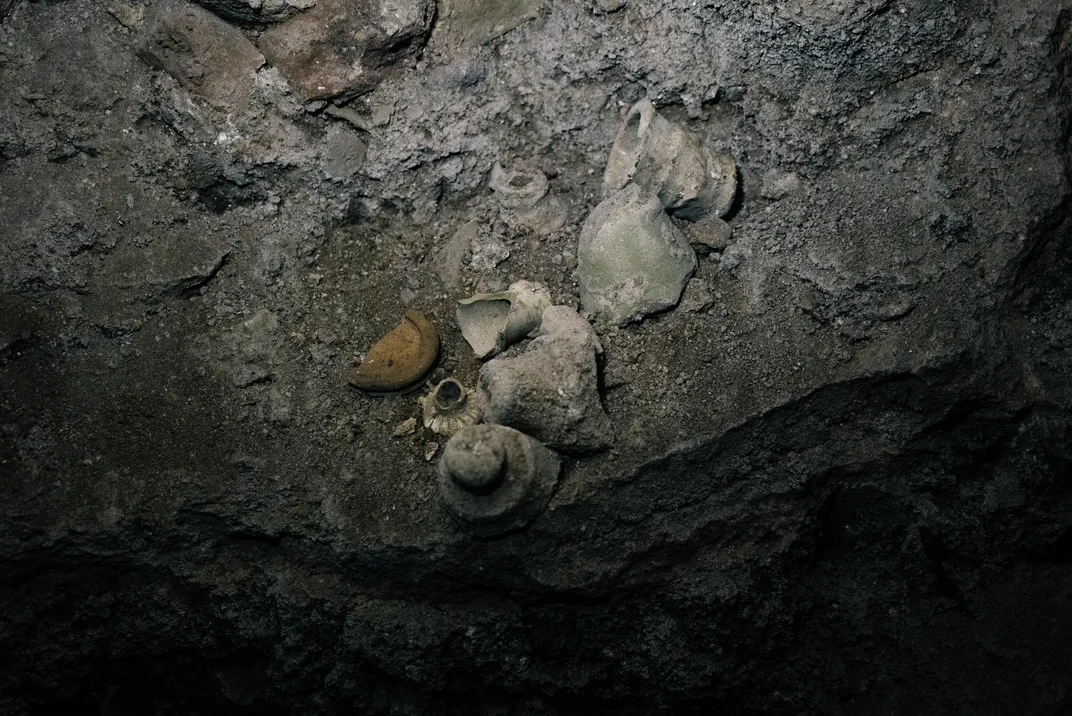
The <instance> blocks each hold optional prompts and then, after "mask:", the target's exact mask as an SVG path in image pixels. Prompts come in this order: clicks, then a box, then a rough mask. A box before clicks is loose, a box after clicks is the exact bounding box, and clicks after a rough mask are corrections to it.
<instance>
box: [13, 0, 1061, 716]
mask: <svg viewBox="0 0 1072 716" xmlns="http://www.w3.org/2000/svg"><path fill="white" fill-rule="evenodd" d="M203 5H204V6H202V5H198V4H193V3H188V2H179V1H178V0H176V2H170V3H165V2H159V3H157V2H154V3H135V2H124V1H121V0H107V1H105V2H88V1H83V0H68V1H67V2H62V3H45V2H18V3H11V2H4V0H0V120H2V121H0V249H2V251H3V254H2V258H3V260H2V262H0V477H2V479H3V483H2V484H3V491H4V493H5V494H4V497H3V499H2V500H0V653H2V654H3V656H2V657H0V712H3V713H11V714H17V715H20V716H21V715H23V714H34V713H46V712H56V709H60V710H61V711H63V712H67V713H95V714H96V713H103V714H127V713H175V714H189V713H210V712H211V713H219V712H224V713H247V712H248V713H253V712H257V713H265V712H268V713H304V714H335V713H344V712H345V713H354V712H357V713H392V714H395V713H397V714H410V713H412V714H421V713H428V714H434V713H459V714H461V713H475V712H479V713H502V714H536V713H550V714H554V713H561V714H565V713H636V714H641V713H658V712H667V713H669V712H674V713H692V712H694V713H710V712H711V711H712V710H713V709H715V708H719V709H722V710H723V711H724V712H726V713H741V714H747V713H757V714H758V713H762V714H827V713H845V714H854V715H855V714H869V713H874V714H880V713H881V714H903V713H935V714H953V713H973V714H1008V713H1017V714H1061V713H1066V712H1068V711H1069V710H1072V676H1070V674H1072V646H1070V645H1072V641H1070V640H1069V639H1068V634H1070V633H1072V482H1070V480H1072V448H1070V446H1072V417H1070V408H1072V380H1070V374H1072V366H1070V359H1069V350H1070V349H1072V308H1070V305H1069V297H1070V296H1072V283H1070V281H1072V279H1070V278H1069V277H1070V276H1072V256H1070V248H1069V246H1070V244H1069V240H1068V231H1069V218H1068V214H1069V212H1068V191H1069V183H1068V167H1069V164H1068V161H1069V155H1068V149H1069V147H1068V126H1069V123H1068V116H1067V111H1068V110H1067V108H1068V103H1069V99H1070V97H1069V83H1070V80H1069V77H1070V75H1069V71H1068V58H1069V52H1070V51H1072V50H1070V48H1072V41H1070V37H1072V36H1070V34H1069V29H1068V28H1069V24H1068V15H1067V10H1068V8H1067V7H1066V6H1065V5H1064V4H1063V3H1062V2H1054V1H1051V0H989V1H986V2H982V1H978V2H952V3H950V2H938V1H937V0H908V1H906V2H888V1H886V0H874V1H870V2H847V1H845V0H828V1H827V2H815V1H812V0H796V1H794V2H779V3H775V2H748V3H742V2H728V1H727V2H720V1H718V0H708V1H705V2H694V1H693V0H648V1H647V2H643V3H642V2H635V1H634V0H629V1H628V2H625V3H620V2H618V1H617V0H599V1H598V2H588V1H587V0H584V1H582V0H573V1H569V2H567V1H564V0H558V1H555V0H516V1H514V2H495V3H491V2H486V1H482V0H450V1H449V2H446V1H444V2H440V3H438V5H437V6H435V7H432V6H431V5H430V4H429V3H422V2H417V1H416V0H414V1H412V2H403V1H401V0H395V1H393V2H387V0H383V1H382V2H365V3H352V4H350V5H348V6H347V7H348V8H349V10H348V11H347V12H348V13H349V14H344V15H343V16H335V15H333V16H332V17H334V18H335V19H334V20H333V23H335V24H332V25H331V27H333V28H339V29H340V32H341V31H342V30H345V29H346V28H349V27H351V26H353V27H357V26H358V25H360V28H361V30H360V33H358V32H357V30H355V31H354V33H352V34H351V35H346V36H345V37H343V36H342V35H332V38H333V39H331V38H329V39H331V43H334V44H330V43H329V48H330V49H331V52H332V53H334V54H331V55H329V56H328V57H329V58H336V59H335V60H332V61H336V60H337V59H338V58H340V57H341V58H343V59H344V60H345V62H342V64H340V65H338V67H343V68H344V69H345V68H349V69H347V70H346V71H347V72H351V71H352V72H353V73H354V74H353V75H349V74H348V75H346V76H345V77H342V78H341V79H339V81H340V82H341V83H342V84H343V85H345V87H346V88H347V89H343V90H340V91H338V92H337V93H335V90H331V91H330V92H329V91H328V90H325V91H324V92H327V93H328V94H331V95H332V96H329V97H326V98H325V97H322V96H319V92H320V91H319V90H318V89H317V87H319V86H320V85H316V86H311V85H308V84H303V78H305V79H308V77H309V75H308V74H303V72H306V71H307V70H308V67H307V66H305V65H302V63H301V62H300V61H298V60H296V59H295V58H299V60H300V58H302V57H306V55H302V54H301V52H303V51H305V50H304V49H302V48H300V47H299V48H298V49H290V50H288V49H287V48H292V47H293V46H292V45H288V44H287V43H288V42H289V43H294V42H299V41H300V37H302V36H303V34H302V33H297V32H293V31H291V30H288V27H291V28H293V27H299V26H300V25H292V23H300V22H302V21H303V20H302V18H303V17H306V18H307V17H309V15H308V13H314V12H322V13H323V12H327V11H329V10H333V8H336V7H337V5H336V4H335V3H332V2H331V0H318V3H317V4H316V5H315V6H313V3H310V2H300V3H295V2H287V3H252V2H240V1H239V0H219V1H218V2H217V1H214V2H205V3H204V4H203ZM214 12H216V13H219V14H218V15H217V14H213V13H214ZM355 33H356V34H355ZM358 35H360V36H359V37H358ZM295 36H297V37H298V38H299V39H298V40H295V39H294V37H295ZM339 37H343V39H341V40H339V39H338V38H339ZM354 37H358V39H359V40H360V43H364V44H359V45H354V44H353V43H354V42H357V40H353V38H354ZM348 38H349V39H348ZM395 40H397V41H395ZM348 43H349V44H348ZM358 46H359V49H364V50H368V49H369V48H371V50H369V51H367V52H365V53H364V54H363V55H361V56H360V57H359V58H357V59H355V58H354V57H351V55H349V54H347V53H349V52H351V51H352V48H353V47H358ZM318 66H319V65H318ZM354 68H360V70H361V71H360V72H358V71H357V70H356V69H354ZM340 71H341V70H340ZM318 81H319V80H318ZM324 86H327V85H324ZM333 87H334V85H333ZM645 96H646V97H650V98H651V99H652V100H653V101H654V102H655V103H656V104H657V105H658V106H659V108H660V111H661V112H662V113H663V114H665V115H666V116H668V117H670V118H672V119H675V120H678V121H681V122H684V123H686V124H687V125H688V126H689V127H690V128H692V129H694V130H696V131H699V132H702V133H703V134H704V135H705V136H706V137H707V138H708V141H709V142H710V143H711V144H712V146H714V147H715V148H717V149H719V150H720V151H726V152H729V153H731V154H732V155H733V156H734V157H735V158H736V159H737V161H738V163H739V165H740V167H741V172H742V180H743V194H742V198H741V203H740V207H739V208H738V210H737V211H736V212H735V213H734V214H733V215H732V216H731V217H729V223H730V225H731V226H732V228H733V233H732V237H731V238H730V239H729V241H728V245H727V246H726V247H725V248H724V249H722V250H721V251H715V252H713V253H711V254H710V255H707V256H704V257H702V258H701V259H700V265H699V267H698V269H697V273H696V276H695V278H694V279H693V282H692V283H691V284H690V287H689V289H688V292H687V294H686V299H687V301H686V303H685V304H683V305H682V306H681V307H679V308H678V309H676V310H675V311H672V312H670V313H667V314H665V315H662V316H659V317H656V318H653V319H649V320H647V321H645V322H644V323H642V324H640V325H639V326H631V327H626V328H616V327H613V326H607V325H601V324H597V325H596V330H597V331H598V332H599V334H600V340H601V342H602V343H603V347H604V353H605V365H604V368H603V370H604V375H603V384H602V387H603V397H604V403H605V406H606V409H607V411H608V413H609V414H610V416H611V419H612V422H613V425H614V430H615V446H614V448H613V449H612V450H611V451H609V452H607V453H604V454H602V455H598V456H594V457H587V458H582V459H576V460H571V461H569V462H568V464H567V466H566V471H565V475H564V479H563V481H562V482H561V483H560V486H559V489H558V493H557V494H556V496H555V497H554V498H553V500H552V502H551V504H550V506H549V508H548V510H547V512H546V513H545V514H543V515H541V516H540V517H539V518H538V519H537V520H535V521H534V522H533V523H532V524H531V525H530V526H529V528H528V529H527V530H525V531H524V532H521V533H518V534H514V535H511V536H507V537H504V538H502V539H498V540H490V541H486V540H478V539H474V538H471V537H469V536H467V535H466V534H465V533H464V532H462V531H461V530H460V529H459V528H458V527H457V526H456V525H455V524H454V523H453V522H452V521H451V520H450V519H449V517H447V515H446V514H445V513H444V512H443V511H442V509H441V508H440V506H439V504H438V498H437V495H436V491H435V463H434V458H433V460H429V459H427V457H426V456H427V454H428V453H429V451H430V450H432V449H436V450H439V449H441V445H440V443H441V442H442V441H441V440H440V439H437V438H436V437H435V436H433V435H431V434H429V433H426V432H422V431H418V432H417V433H416V434H413V435H405V436H402V437H393V436H392V433H393V432H394V428H395V426H396V425H398V424H399V423H400V422H402V421H403V420H405V419H406V418H409V417H412V416H414V415H416V414H417V412H418V410H419V406H418V405H417V403H416V400H415V396H413V395H408V396H393V397H386V398H376V399H372V398H367V397H363V396H358V395H355V394H353V393H350V392H348V391H347V389H346V387H345V384H344V381H343V380H342V378H341V376H342V373H343V371H344V369H345V368H346V367H347V366H349V365H350V364H352V363H353V362H354V360H355V359H356V358H357V357H358V356H359V355H360V354H361V353H362V352H363V351H365V350H367V349H368V347H369V346H370V345H371V344H372V342H373V341H374V340H375V339H376V338H377V337H378V336H379V335H381V334H382V333H383V332H384V331H385V330H386V329H388V328H390V326H392V325H394V323H396V322H397V320H398V319H399V316H400V314H401V309H402V306H404V305H415V306H420V307H421V308H422V309H423V310H425V311H426V312H428V313H429V315H432V316H434V317H435V318H436V320H437V322H438V324H439V326H440V331H441V334H442V339H443V358H442V363H441V365H440V368H439V369H438V370H437V374H436V376H437V377H445V376H447V375H451V376H455V377H458V378H459V379H461V380H462V381H463V382H465V383H466V384H468V385H472V384H473V382H474V380H475V377H476V373H477V370H478V368H479V364H478V362H477V361H476V360H475V359H474V358H473V357H472V354H471V351H470V350H469V349H468V346H466V345H465V343H464V342H463V341H462V340H461V338H460V336H459V335H458V332H457V329H456V327H455V326H454V325H453V321H452V315H453V305H454V301H455V300H457V299H458V298H460V297H462V296H464V295H466V294H468V293H469V292H471V291H474V290H495V289H501V288H504V287H505V286H506V285H508V284H509V283H511V282H513V281H514V280H516V279H519V278H528V279H534V280H539V281H543V282H546V283H547V284H549V285H550V286H551V288H552V294H553V296H554V298H555V301H556V302H558V303H565V304H567V305H572V306H576V305H577V299H576V290H577V288H576V287H577V284H576V280H575V277H574V276H573V270H574V269H575V267H576V253H575V250H576V245H577V237H578V234H579V231H580V226H581V223H582V222H583V219H584V217H585V216H586V215H587V213H588V212H589V211H590V210H591V209H592V207H593V206H594V205H595V204H596V203H597V201H598V198H599V184H600V176H601V173H602V170H603V166H604V164H605V161H606V157H607V153H608V150H609V147H610V144H611V142H612V141H613V138H614V134H615V132H616V129H617V126H618V122H619V119H620V116H621V113H622V111H623V110H624V109H626V108H627V107H628V106H629V105H631V104H632V103H633V102H634V101H636V100H638V99H641V98H643V97H645ZM496 163H498V164H501V165H503V166H504V167H507V168H524V169H527V170H529V171H532V170H537V169H538V170H540V171H542V172H543V173H545V174H546V175H547V176H548V178H549V180H550V184H551V192H552V194H553V195H555V196H557V197H559V198H560V199H561V201H562V202H563V203H564V205H565V206H566V219H565V222H564V223H563V224H562V225H561V226H560V227H558V228H553V227H552V228H548V227H536V228H534V227H532V226H526V225H524V224H523V223H521V222H519V221H518V218H517V217H516V216H515V215H514V213H512V212H511V211H510V210H509V209H507V208H504V207H501V206H500V205H499V203H498V201H497V199H496V197H495V196H494V194H493V193H492V192H491V191H490V190H489V189H488V188H487V180H488V175H489V172H490V171H491V169H492V167H493V165H494V164H496ZM684 228H685V229H686V230H690V231H696V230H698V229H697V228H696V227H688V226H685V227H684Z"/></svg>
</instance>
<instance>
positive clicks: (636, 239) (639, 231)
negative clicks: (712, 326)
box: [577, 184, 696, 325]
mask: <svg viewBox="0 0 1072 716" xmlns="http://www.w3.org/2000/svg"><path fill="white" fill-rule="evenodd" d="M695 269H696V253H695V252H694V251H693V250H692V249H691V248H690V247H689V243H688V241H687V240H686V239H685V237H684V235H683V234H682V233H681V232H680V231H679V230H678V229H677V227H676V226H674V224H673V223H672V222H671V221H670V217H668V216H667V215H666V212H665V211H663V207H662V205H661V204H660V203H659V200H658V199H657V198H656V197H655V196H654V195H653V194H650V193H646V192H644V191H643V190H641V188H640V187H638V186H637V185H636V184H629V185H628V186H626V187H625V188H624V189H622V190H621V191H619V192H616V193H614V194H613V195H611V197H610V198H608V199H606V200H605V201H603V202H602V203H600V204H599V206H597V207H596V208H595V209H594V210H593V211H592V213H591V214H589V215H588V218H587V219H586V220H585V222H584V227H583V228H582V229H581V238H580V241H579V243H578V246H577V273H578V278H579V279H580V288H581V305H582V306H583V307H584V309H585V310H586V311H588V312H589V313H590V314H598V315H602V316H604V317H606V318H607V319H609V320H611V321H613V322H614V323H617V324H618V325H625V324H626V323H629V322H631V321H639V320H641V319H642V318H644V316H647V315H650V314H652V313H657V312H659V311H664V310H666V309H668V308H672V307H674V306H676V305H677V302H678V299H680V298H681V292H682V290H684V288H685V283H686V282H687V281H688V280H689V277H690V276H691V275H692V272H693V271H694V270H695Z"/></svg>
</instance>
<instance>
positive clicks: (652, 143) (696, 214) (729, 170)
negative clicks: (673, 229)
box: [603, 99, 737, 221]
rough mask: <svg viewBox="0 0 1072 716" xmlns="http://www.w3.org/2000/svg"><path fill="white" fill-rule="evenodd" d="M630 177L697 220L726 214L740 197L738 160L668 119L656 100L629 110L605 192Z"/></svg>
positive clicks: (679, 213)
mask: <svg viewBox="0 0 1072 716" xmlns="http://www.w3.org/2000/svg"><path fill="white" fill-rule="evenodd" d="M630 182H632V183H634V184H638V185H639V186H641V187H642V188H643V189H644V190H645V191H648V192H651V193H653V194H657V195H658V197H659V201H661V202H662V204H663V207H664V208H665V209H666V211H667V212H669V213H671V214H673V215H674V216H677V217H680V218H682V219H688V220H690V221H696V220H698V219H701V218H703V217H704V216H706V215H708V214H714V215H715V216H719V217H721V216H725V215H726V213H727V212H729V210H730V209H731V208H732V207H733V202H734V199H735V198H736V196H737V164H736V163H735V162H734V161H733V158H732V157H729V156H727V155H725V154H719V153H717V152H715V151H713V150H712V149H711V148H710V147H708V146H707V145H706V144H704V141H703V139H702V138H701V137H700V136H699V135H697V134H694V133H692V132H690V131H688V130H686V129H685V128H684V127H682V126H681V125H679V124H676V123H674V122H670V121H668V120H666V119H665V118H663V117H662V116H661V115H660V114H659V113H658V112H657V111H655V105H653V104H652V103H651V100H647V99H644V100H641V101H639V102H637V103H636V104H635V105H633V107H632V108H631V109H630V110H629V113H628V114H627V115H626V116H625V121H624V122H623V123H622V127H621V130H620V131H619V132H618V136H617V138H616V139H615V140H614V146H613V147H611V150H610V159H609V160H608V161H607V170H606V172H605V173H604V174H603V196H604V198H606V197H609V196H611V195H613V194H614V193H615V192H617V191H619V190H621V189H623V188H624V187H625V186H626V185H627V184H629V183H630Z"/></svg>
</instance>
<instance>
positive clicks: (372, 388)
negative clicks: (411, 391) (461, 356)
mask: <svg viewBox="0 0 1072 716" xmlns="http://www.w3.org/2000/svg"><path fill="white" fill-rule="evenodd" d="M438 355H439V334H438V333H437V332H436V328H435V326H434V325H433V324H432V322H431V321H429V320H428V319H427V318H425V317H424V314H423V313H421V312H420V311H418V310H416V309H414V308H410V309H407V310H406V313H405V317H404V318H403V319H402V322H401V323H399V324H398V325H397V326H395V327H394V328H392V329H391V330H390V331H388V333H387V335H385V336H384V337H383V338H381V339H380V340H378V341H377V342H376V344H375V345H374V346H372V348H370V349H369V352H368V355H367V356H366V357H365V360H364V361H362V362H361V365H358V366H355V367H353V368H351V369H350V370H348V371H347V373H346V380H347V381H349V383H350V385H352V386H354V387H355V388H357V389H358V390H360V391H364V392H366V393H397V392H400V391H404V390H406V389H407V388H413V387H416V385H417V384H418V383H419V382H420V381H421V379H422V378H424V376H425V375H427V374H428V371H430V370H431V369H432V366H433V365H435V360H436V357H437V356H438Z"/></svg>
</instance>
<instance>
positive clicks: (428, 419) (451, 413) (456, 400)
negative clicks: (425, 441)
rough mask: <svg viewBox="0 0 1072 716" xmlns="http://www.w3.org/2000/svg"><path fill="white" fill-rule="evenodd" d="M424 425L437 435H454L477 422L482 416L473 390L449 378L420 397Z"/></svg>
mask: <svg viewBox="0 0 1072 716" xmlns="http://www.w3.org/2000/svg"><path fill="white" fill-rule="evenodd" d="M419 400H420V403H421V407H422V408H423V410H422V414H423V421H424V427H426V428H428V429H429V430H431V431H432V432H433V433H435V434H437V435H447V436H450V435H453V434H454V433H456V432H458V431H459V430H461V429H462V428H464V427H467V426H469V425H474V424H476V422H477V420H478V418H479V417H480V411H479V409H478V408H477V405H476V401H474V400H472V391H470V390H469V389H467V388H466V387H465V386H464V385H462V384H461V383H459V382H458V381H456V380H454V379H453V378H447V379H446V380H444V381H442V382H440V384H439V385H437V386H436V387H435V388H433V389H432V392H431V393H429V394H428V395H426V396H424V397H423V398H420V399H419Z"/></svg>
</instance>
